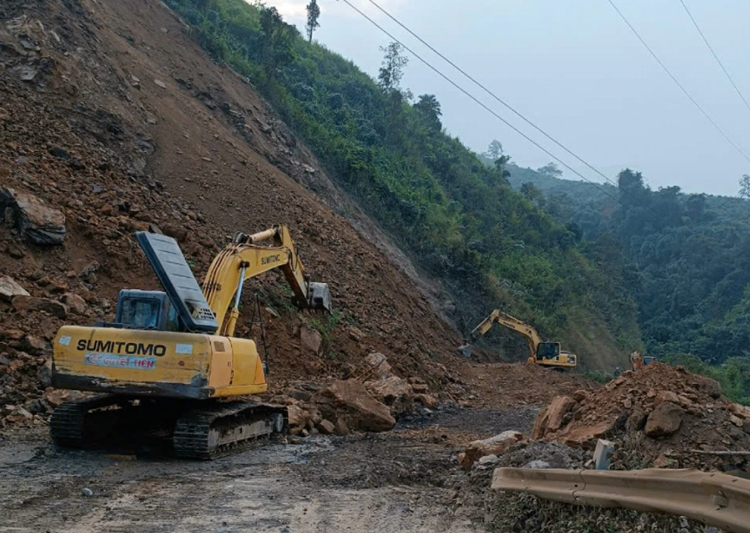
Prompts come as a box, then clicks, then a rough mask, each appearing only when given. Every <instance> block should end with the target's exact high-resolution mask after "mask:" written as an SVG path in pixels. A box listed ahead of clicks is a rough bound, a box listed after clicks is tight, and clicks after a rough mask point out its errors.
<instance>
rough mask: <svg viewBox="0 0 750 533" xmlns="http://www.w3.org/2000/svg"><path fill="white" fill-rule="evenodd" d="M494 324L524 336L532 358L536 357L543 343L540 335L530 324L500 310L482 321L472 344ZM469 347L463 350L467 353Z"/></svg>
mask: <svg viewBox="0 0 750 533" xmlns="http://www.w3.org/2000/svg"><path fill="white" fill-rule="evenodd" d="M494 324H499V325H501V326H505V327H506V328H508V329H511V330H513V331H516V332H518V333H520V334H521V335H523V336H524V337H525V338H526V341H527V342H528V344H529V352H530V353H531V356H532V357H534V356H535V355H536V351H537V347H538V346H539V345H540V344H541V342H542V339H541V337H539V333H537V331H536V330H535V329H534V328H532V327H531V326H529V325H528V324H526V323H524V322H521V321H520V320H518V319H517V318H515V317H512V316H510V315H509V314H507V313H503V312H502V311H500V310H499V309H495V310H494V311H492V313H490V315H489V316H488V317H487V318H485V319H484V320H482V321H481V322H480V323H479V325H478V326H477V327H475V328H474V329H473V330H472V332H471V342H475V341H476V340H477V339H478V338H479V337H481V336H482V335H485V334H486V333H487V332H488V331H489V330H490V329H492V326H493V325H494ZM468 346H469V345H464V346H462V347H461V349H462V350H463V351H465V350H466V348H467V347H468Z"/></svg>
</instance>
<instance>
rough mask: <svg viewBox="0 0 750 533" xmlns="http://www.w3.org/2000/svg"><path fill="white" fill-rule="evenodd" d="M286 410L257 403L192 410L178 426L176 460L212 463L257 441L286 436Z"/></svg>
mask: <svg viewBox="0 0 750 533" xmlns="http://www.w3.org/2000/svg"><path fill="white" fill-rule="evenodd" d="M288 425H289V420H288V414H287V408H286V407H283V406H277V405H268V404H262V403H256V402H232V403H216V404H213V405H207V406H205V407H200V408H196V409H192V410H190V411H187V412H186V413H184V414H183V416H181V417H180V418H179V419H178V420H177V424H176V425H175V430H174V436H173V437H172V443H173V446H174V451H175V454H176V455H177V457H182V458H185V459H202V460H211V459H216V458H217V457H221V456H223V455H228V454H230V453H235V452H237V451H239V450H240V449H242V448H244V447H246V446H248V445H249V444H250V443H252V442H253V441H255V440H256V439H258V438H261V437H265V436H270V435H272V434H276V433H285V432H286V430H287V427H288Z"/></svg>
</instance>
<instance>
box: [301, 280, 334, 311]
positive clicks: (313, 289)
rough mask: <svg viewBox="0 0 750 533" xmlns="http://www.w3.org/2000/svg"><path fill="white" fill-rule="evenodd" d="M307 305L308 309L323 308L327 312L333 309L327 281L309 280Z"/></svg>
mask: <svg viewBox="0 0 750 533" xmlns="http://www.w3.org/2000/svg"><path fill="white" fill-rule="evenodd" d="M308 296H309V297H308V302H307V305H308V306H309V307H310V309H324V310H326V311H328V312H329V313H330V312H331V311H332V310H333V304H332V303H331V289H330V288H329V287H328V284H327V283H316V282H314V281H311V282H310V285H309V293H308Z"/></svg>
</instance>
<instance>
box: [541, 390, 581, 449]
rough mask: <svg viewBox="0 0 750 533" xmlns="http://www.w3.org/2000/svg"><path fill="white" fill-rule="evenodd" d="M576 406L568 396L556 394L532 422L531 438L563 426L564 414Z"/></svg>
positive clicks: (542, 435)
mask: <svg viewBox="0 0 750 533" xmlns="http://www.w3.org/2000/svg"><path fill="white" fill-rule="evenodd" d="M575 406H576V401H575V400H574V399H573V398H571V397H569V396H556V397H555V398H554V399H553V400H552V402H551V403H550V404H549V405H548V406H547V407H546V408H545V409H544V410H542V411H541V412H540V413H539V415H538V416H537V418H536V421H535V422H534V429H533V430H532V432H531V438H532V439H534V440H537V439H541V438H542V437H544V435H545V434H546V433H547V432H549V431H557V430H558V429H560V428H561V427H562V426H563V422H564V420H565V415H567V414H568V413H569V412H570V411H571V410H573V408H574V407H575Z"/></svg>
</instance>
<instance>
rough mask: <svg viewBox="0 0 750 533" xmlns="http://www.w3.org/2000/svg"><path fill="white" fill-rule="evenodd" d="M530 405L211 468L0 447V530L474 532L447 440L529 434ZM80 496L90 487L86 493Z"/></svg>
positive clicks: (450, 414) (31, 436)
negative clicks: (460, 499)
mask: <svg viewBox="0 0 750 533" xmlns="http://www.w3.org/2000/svg"><path fill="white" fill-rule="evenodd" d="M534 414H535V409H534V408H524V409H521V410H518V409H507V410H473V409H459V408H455V407H454V408H448V409H442V410H439V411H438V412H436V413H435V414H434V415H432V416H429V417H420V418H415V419H412V420H411V421H407V422H404V423H401V424H400V425H399V426H398V427H397V429H396V430H394V431H392V432H390V433H387V434H377V435H373V434H364V435H362V434H360V435H350V436H348V437H323V436H315V437H311V438H309V439H305V440H303V441H300V443H298V444H283V443H279V442H275V443H266V444H265V446H259V447H257V448H255V449H250V450H247V451H245V452H243V453H240V454H237V455H234V456H230V457H225V458H223V459H219V460H217V461H214V462H211V463H202V462H185V461H178V460H175V459H171V458H169V457H154V456H145V457H136V456H134V455H118V454H114V453H107V452H79V451H65V450H58V449H55V447H54V446H53V445H52V444H51V443H50V442H49V440H48V437H47V434H46V428H39V429H38V430H35V431H33V432H28V431H27V432H25V433H15V434H11V435H7V436H5V437H3V438H2V440H1V441H0V532H10V531H13V532H35V533H36V532H45V531H51V532H60V533H64V532H71V533H72V532H76V533H85V532H94V531H96V532H98V533H105V532H106V533H109V532H133V531H138V532H143V533H147V532H166V531H170V532H171V531H175V532H193V531H194V532H200V533H205V532H207V531H211V532H221V533H225V532H226V533H228V532H235V531H237V532H239V531H243V532H244V531H274V532H290V533H291V532H295V533H296V532H327V533H333V532H339V531H340V532H358V531H363V532H364V531H368V532H373V531H374V532H397V531H410V532H421V531H424V532H428V531H429V532H436V531H453V532H458V533H463V532H471V531H482V530H483V527H482V520H481V512H480V511H481V510H479V509H473V508H470V507H464V506H461V505H460V504H459V503H458V502H457V500H456V499H455V496H456V487H458V485H459V483H461V482H462V481H464V479H463V476H464V473H463V472H462V471H461V470H460V469H459V467H458V466H457V465H456V463H455V460H454V459H453V456H454V455H455V451H456V449H457V448H458V447H459V446H458V445H457V444H458V442H460V441H463V440H464V439H465V438H471V437H470V435H474V434H475V433H474V432H475V431H476V428H478V427H481V428H482V434H483V435H490V434H495V433H498V432H500V431H504V430H507V429H518V430H521V431H525V430H528V426H529V425H530V424H531V422H532V421H533V417H534ZM84 489H88V490H90V491H91V493H92V495H90V496H87V495H85V494H84V492H88V491H86V490H84Z"/></svg>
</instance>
